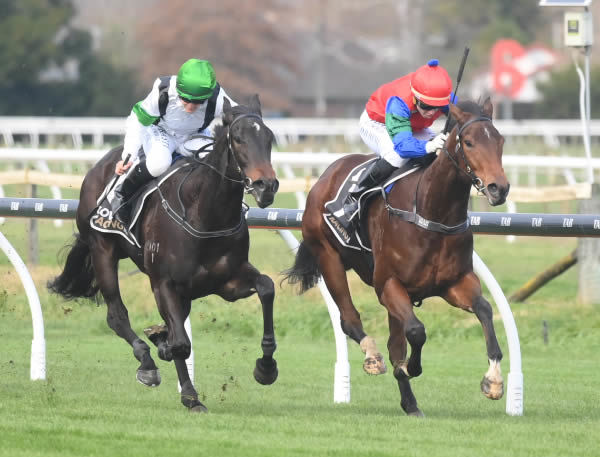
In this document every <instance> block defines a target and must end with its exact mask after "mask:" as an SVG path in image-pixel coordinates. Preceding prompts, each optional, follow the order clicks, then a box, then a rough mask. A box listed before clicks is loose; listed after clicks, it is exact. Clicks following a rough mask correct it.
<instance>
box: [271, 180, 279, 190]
mask: <svg viewBox="0 0 600 457" xmlns="http://www.w3.org/2000/svg"><path fill="white" fill-rule="evenodd" d="M272 187H273V192H277V191H278V190H279V181H278V180H275V181H273V185H272Z"/></svg>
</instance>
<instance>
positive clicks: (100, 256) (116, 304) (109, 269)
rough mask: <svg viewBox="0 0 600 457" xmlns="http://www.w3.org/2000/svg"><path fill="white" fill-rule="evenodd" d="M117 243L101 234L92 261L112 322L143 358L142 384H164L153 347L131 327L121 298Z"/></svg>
mask: <svg viewBox="0 0 600 457" xmlns="http://www.w3.org/2000/svg"><path fill="white" fill-rule="evenodd" d="M114 249H115V248H114V244H112V243H111V242H109V241H107V240H105V239H103V238H101V239H99V240H97V241H96V243H94V245H93V248H92V249H91V252H92V262H93V265H94V271H95V274H96V280H97V282H98V286H99V287H100V292H101V293H102V296H103V297H104V300H105V301H106V305H107V313H106V321H107V323H108V326H109V327H110V328H111V329H112V330H113V331H114V332H115V333H116V334H117V335H118V336H120V337H121V338H123V339H124V340H125V341H127V342H128V343H129V344H130V345H131V347H132V348H133V355H134V356H135V358H136V359H138V360H139V361H140V366H139V367H138V369H137V373H136V378H137V380H138V381H139V382H141V383H142V384H144V385H146V386H149V387H154V386H158V385H159V384H160V373H159V371H158V368H157V367H156V364H155V363H154V360H153V359H152V357H151V356H150V348H149V347H148V345H147V344H146V343H145V342H144V341H143V340H142V339H140V338H139V337H138V336H137V334H136V333H135V332H134V331H133V329H132V328H131V323H130V322H129V313H128V312H127V308H125V305H124V304H123V300H122V299H121V293H120V290H119V278H118V262H119V260H118V258H117V256H116V254H115V252H114Z"/></svg>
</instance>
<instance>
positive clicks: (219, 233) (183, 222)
mask: <svg viewBox="0 0 600 457" xmlns="http://www.w3.org/2000/svg"><path fill="white" fill-rule="evenodd" d="M248 117H252V118H256V119H260V120H261V121H262V117H261V116H260V115H258V114H254V113H245V114H240V115H238V116H237V117H235V118H234V119H233V120H232V121H231V123H230V124H229V125H228V126H227V151H226V152H227V154H231V156H232V157H233V160H234V161H235V166H236V167H237V170H238V172H239V173H240V175H241V176H242V179H235V178H231V177H229V176H227V175H226V174H225V172H221V171H220V170H219V169H217V168H216V167H214V166H213V165H211V164H208V163H206V162H204V161H202V160H201V159H200V157H199V155H200V154H201V153H202V152H205V151H206V149H208V148H209V147H210V146H213V145H214V142H212V143H208V144H206V145H204V146H203V147H202V148H200V149H198V150H197V151H196V152H195V153H194V161H195V162H196V163H197V164H198V165H203V166H206V167H208V168H210V169H211V170H213V171H214V172H215V173H217V174H218V175H220V176H221V177H222V178H224V179H226V180H228V181H231V182H234V183H239V184H242V185H243V186H244V191H245V192H246V193H250V192H252V190H253V189H254V188H253V187H252V179H250V178H249V177H248V176H246V174H245V173H244V171H243V170H242V167H240V164H239V162H238V160H237V158H236V155H235V153H234V152H233V146H232V144H231V128H232V127H233V126H234V125H235V124H236V122H238V121H240V120H241V119H244V118H248ZM198 137H201V136H196V138H198ZM193 170H194V168H191V169H190V170H189V171H188V173H187V174H186V175H185V177H184V178H183V179H182V180H181V182H180V183H179V186H178V189H177V198H178V200H179V205H180V207H181V211H182V214H179V213H178V212H177V211H175V210H174V209H173V207H172V206H171V205H170V204H169V202H168V201H167V199H166V198H165V197H164V195H163V193H162V192H161V190H160V186H158V187H157V190H158V193H159V195H160V198H161V204H162V207H163V208H164V210H165V212H166V213H167V215H168V216H169V217H170V218H171V219H173V221H174V222H175V223H176V224H177V225H179V226H180V227H181V228H182V229H183V230H185V231H186V232H187V233H189V234H190V235H192V236H193V237H194V238H218V237H224V236H230V235H234V234H235V233H237V232H238V231H239V230H240V229H241V228H242V226H243V222H244V218H245V214H246V212H247V211H248V205H246V204H245V203H244V202H242V208H241V214H240V221H239V222H238V223H237V224H236V225H235V226H233V227H230V228H226V229H222V230H213V231H200V230H197V229H196V228H195V227H193V226H192V225H191V224H190V223H189V222H188V221H187V215H186V208H185V205H184V204H183V201H182V199H181V189H182V187H183V183H184V182H185V181H186V180H187V178H189V176H190V175H191V173H192V171H193Z"/></svg>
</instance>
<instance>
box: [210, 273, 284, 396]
mask: <svg viewBox="0 0 600 457" xmlns="http://www.w3.org/2000/svg"><path fill="white" fill-rule="evenodd" d="M238 271H239V273H238V275H237V276H236V277H235V278H234V279H232V280H230V281H229V282H227V284H225V286H224V287H223V288H222V290H221V291H219V295H220V296H221V297H223V298H224V299H225V300H229V301H235V300H237V299H239V298H245V297H249V296H250V295H252V294H253V293H254V292H256V293H257V294H258V298H259V300H260V303H261V305H262V312H263V337H262V341H261V348H262V351H263V356H262V357H261V358H260V359H257V360H256V367H255V368H254V379H256V381H257V382H258V383H260V384H262V385H269V384H273V383H274V382H275V380H276V379H277V376H278V374H279V372H278V370H277V361H276V360H275V359H274V358H273V354H274V353H275V350H276V349H277V343H276V342H275V329H274V327H273V301H274V299H275V286H274V285H273V281H272V280H271V278H269V277H268V276H267V275H263V274H260V272H259V271H258V270H257V269H256V268H255V267H254V266H253V265H251V264H250V263H248V262H246V263H245V264H244V265H243V266H242V268H240V269H239V270H238Z"/></svg>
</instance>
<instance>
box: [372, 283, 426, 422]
mask: <svg viewBox="0 0 600 457" xmlns="http://www.w3.org/2000/svg"><path fill="white" fill-rule="evenodd" d="M379 300H380V301H381V303H382V304H383V305H384V306H385V307H386V308H387V310H388V321H389V328H390V338H389V340H388V350H389V353H390V362H391V363H392V366H393V367H394V377H395V378H396V380H397V381H398V387H399V389H400V398H401V399H400V405H401V406H402V409H403V410H404V411H405V412H406V414H408V415H409V416H422V415H423V413H422V412H421V410H420V409H419V407H418V406H417V400H416V398H415V396H414V394H413V392H412V389H411V387H410V378H412V377H415V376H419V375H420V374H421V373H422V371H423V369H422V367H421V350H422V348H423V345H424V344H425V340H426V335H425V326H424V325H423V324H422V323H421V321H419V319H417V317H416V316H415V313H414V312H413V306H412V303H411V301H410V297H409V296H408V294H407V292H406V289H405V288H404V287H403V286H402V285H401V284H400V283H399V282H398V281H397V280H395V279H388V281H386V283H385V286H384V288H383V290H382V291H381V293H380V295H379ZM407 340H408V342H409V343H410V347H411V351H410V357H409V358H408V359H407V358H406V355H407V344H406V341H407Z"/></svg>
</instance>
